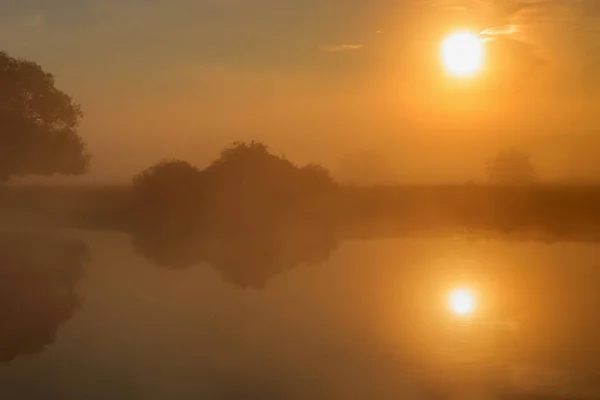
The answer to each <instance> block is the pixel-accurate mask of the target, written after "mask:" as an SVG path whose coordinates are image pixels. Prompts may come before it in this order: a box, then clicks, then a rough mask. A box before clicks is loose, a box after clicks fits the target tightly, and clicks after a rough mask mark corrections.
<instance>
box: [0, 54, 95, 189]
mask: <svg viewBox="0 0 600 400" xmlns="http://www.w3.org/2000/svg"><path fill="white" fill-rule="evenodd" d="M81 117H82V112H81V109H80V107H79V105H77V104H75V103H74V102H73V100H72V99H71V97H70V96H68V95H67V94H65V93H64V92H62V91H60V90H59V89H57V88H56V87H55V83H54V77H53V75H52V74H50V73H48V72H46V71H44V70H43V69H42V68H41V67H40V66H39V65H38V64H36V63H35V62H32V61H27V60H22V59H17V58H13V57H10V56H9V55H7V54H6V53H4V52H0V183H1V182H4V181H6V180H8V179H10V178H11V177H14V176H23V175H53V174H65V175H71V174H81V173H84V172H85V171H86V170H87V168H88V165H89V160H90V156H89V154H88V152H87V151H86V147H85V144H84V142H83V140H82V139H81V137H80V136H79V135H78V133H77V126H78V124H79V122H80V120H81Z"/></svg>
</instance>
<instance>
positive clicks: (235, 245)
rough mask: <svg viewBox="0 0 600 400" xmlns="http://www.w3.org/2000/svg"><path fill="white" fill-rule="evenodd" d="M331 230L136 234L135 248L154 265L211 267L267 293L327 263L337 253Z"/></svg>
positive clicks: (281, 226)
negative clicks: (295, 273)
mask: <svg viewBox="0 0 600 400" xmlns="http://www.w3.org/2000/svg"><path fill="white" fill-rule="evenodd" d="M338 244H339V240H338V238H337V237H336V235H335V232H334V230H332V229H326V228H323V229H316V227H310V226H301V225H300V224H294V225H290V224H285V223H279V224H277V225H276V226H275V227H274V229H272V230H268V231H265V230H261V231H252V230H242V229H240V230H237V231H235V232H228V233H227V234H211V235H204V236H190V237H183V238H181V237H165V236H164V235H162V234H152V233H145V234H137V235H134V236H133V245H134V248H135V249H136V251H137V252H138V253H139V254H142V255H143V256H145V257H146V258H147V259H149V260H151V261H152V262H153V263H154V264H157V265H159V266H163V267H167V268H171V269H187V268H189V267H192V266H194V265H198V264H202V263H207V264H209V265H210V266H212V267H214V268H215V269H217V270H218V271H220V273H221V276H222V278H223V279H224V280H225V281H226V282H228V283H231V284H233V285H236V286H239V287H251V288H264V287H265V286H266V284H267V283H268V281H269V280H270V279H271V278H273V277H274V276H276V275H279V274H283V273H285V272H286V271H289V270H291V269H293V268H294V267H296V266H298V265H300V264H303V263H307V264H318V263H322V262H325V261H327V259H328V258H329V256H330V254H331V253H332V252H333V251H334V250H335V249H336V248H337V247H338Z"/></svg>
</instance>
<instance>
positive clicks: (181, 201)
mask: <svg viewBox="0 0 600 400" xmlns="http://www.w3.org/2000/svg"><path fill="white" fill-rule="evenodd" d="M133 192H134V210H133V212H134V218H133V219H134V227H133V228H134V229H133V243H134V246H135V247H136V249H137V250H138V252H140V253H141V254H143V255H144V256H146V257H147V258H149V259H150V260H152V261H153V262H154V263H156V264H158V265H162V266H167V267H170V268H179V269H181V268H187V267H190V266H192V265H195V264H198V263H201V262H207V263H209V264H210V265H212V266H214V267H215V268H217V269H219V270H220V271H221V272H222V274H223V277H224V279H226V280H227V281H229V282H232V283H234V284H237V285H240V286H251V287H263V286H264V285H265V284H266V283H267V281H268V280H269V278H271V277H272V276H274V275H277V274H280V273H282V272H285V271H287V270H289V269H291V268H293V267H295V266H296V265H298V264H301V263H303V262H308V263H316V262H320V261H324V260H326V259H327V258H328V256H329V253H330V252H331V251H332V250H333V249H334V248H335V247H336V244H337V239H336V235H335V221H334V218H333V217H332V216H333V215H334V213H333V208H332V207H333V206H332V204H333V202H332V199H333V196H334V195H335V193H336V185H335V183H334V182H333V180H332V179H331V178H330V176H329V173H328V171H327V170H325V169H324V168H322V167H320V166H317V165H308V166H305V167H297V166H295V165H294V164H292V163H291V162H289V161H288V160H286V159H284V158H281V157H277V156H274V155H272V154H270V153H269V152H268V151H267V148H266V147H265V146H263V145H262V144H259V143H250V144H245V143H241V144H236V145H234V146H233V147H231V148H228V149H226V150H225V151H223V153H222V154H221V157H220V158H219V159H218V160H216V161H215V162H213V163H212V164H211V165H210V166H209V167H208V168H206V169H204V170H202V171H200V170H197V169H195V168H194V167H192V166H190V165H188V164H186V163H183V162H180V161H174V162H169V163H162V164H158V165H157V166H155V167H152V168H150V169H148V170H146V171H144V172H143V173H141V174H140V175H138V176H137V177H136V178H135V179H134V182H133Z"/></svg>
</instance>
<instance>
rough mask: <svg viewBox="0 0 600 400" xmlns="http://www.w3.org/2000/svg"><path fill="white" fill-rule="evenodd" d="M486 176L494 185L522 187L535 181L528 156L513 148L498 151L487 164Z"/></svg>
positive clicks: (535, 177) (532, 167) (534, 173)
mask: <svg viewBox="0 0 600 400" xmlns="http://www.w3.org/2000/svg"><path fill="white" fill-rule="evenodd" d="M487 176H488V180H489V182H490V183H492V184H496V185H524V184H531V183H534V182H535V181H536V179H537V175H536V172H535V168H534V166H533V164H532V163H531V160H530V158H529V155H527V154H526V153H524V152H521V151H519V150H517V149H515V148H508V149H505V150H502V151H500V152H499V153H498V154H497V155H496V156H495V157H494V158H492V159H491V160H489V161H488V163H487Z"/></svg>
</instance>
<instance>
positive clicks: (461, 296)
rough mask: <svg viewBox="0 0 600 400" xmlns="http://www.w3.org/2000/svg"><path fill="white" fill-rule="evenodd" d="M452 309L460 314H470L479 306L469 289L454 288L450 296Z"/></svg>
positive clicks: (449, 303)
mask: <svg viewBox="0 0 600 400" xmlns="http://www.w3.org/2000/svg"><path fill="white" fill-rule="evenodd" d="M448 307H449V309H450V311H452V312H453V313H454V314H456V315H459V316H469V315H471V314H473V313H474V312H475V309H476V308H477V299H476V298H475V295H474V294H473V292H471V291H470V290H468V289H462V288H461V289H454V290H453V291H451V292H450V295H449V297H448Z"/></svg>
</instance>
